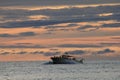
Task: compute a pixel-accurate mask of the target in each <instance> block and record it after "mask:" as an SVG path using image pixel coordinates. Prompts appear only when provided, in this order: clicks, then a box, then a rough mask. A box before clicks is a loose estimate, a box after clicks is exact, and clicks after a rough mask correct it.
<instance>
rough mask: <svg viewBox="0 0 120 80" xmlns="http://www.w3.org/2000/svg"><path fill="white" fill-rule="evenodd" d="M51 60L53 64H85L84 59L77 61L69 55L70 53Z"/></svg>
mask: <svg viewBox="0 0 120 80" xmlns="http://www.w3.org/2000/svg"><path fill="white" fill-rule="evenodd" d="M51 60H52V62H51V63H53V64H78V63H81V64H83V61H84V59H83V58H82V59H80V60H77V59H76V58H75V57H73V56H71V55H68V53H65V54H63V55H61V56H53V57H51Z"/></svg>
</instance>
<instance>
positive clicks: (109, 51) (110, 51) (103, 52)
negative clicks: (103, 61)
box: [96, 49, 115, 54]
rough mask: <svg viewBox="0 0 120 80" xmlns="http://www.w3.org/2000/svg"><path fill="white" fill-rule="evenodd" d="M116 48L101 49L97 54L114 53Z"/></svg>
mask: <svg viewBox="0 0 120 80" xmlns="http://www.w3.org/2000/svg"><path fill="white" fill-rule="evenodd" d="M114 52H115V51H114V50H110V49H104V50H101V51H98V52H96V53H97V54H107V53H114Z"/></svg>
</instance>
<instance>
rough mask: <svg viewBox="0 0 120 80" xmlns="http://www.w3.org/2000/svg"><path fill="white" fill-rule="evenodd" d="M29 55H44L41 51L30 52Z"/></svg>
mask: <svg viewBox="0 0 120 80" xmlns="http://www.w3.org/2000/svg"><path fill="white" fill-rule="evenodd" d="M31 54H44V52H43V51H35V52H31Z"/></svg>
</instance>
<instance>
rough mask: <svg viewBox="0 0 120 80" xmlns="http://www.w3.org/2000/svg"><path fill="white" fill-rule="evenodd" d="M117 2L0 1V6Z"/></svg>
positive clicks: (115, 1)
mask: <svg viewBox="0 0 120 80" xmlns="http://www.w3.org/2000/svg"><path fill="white" fill-rule="evenodd" d="M119 2H120V1H119V0H109V1H106V0H97V1H96V0H91V1H89V0H74V1H73V0H69V1H68V0H61V1H59V0H50V1H49V0H29V1H27V0H26V1H25V0H20V1H16V0H5V1H4V0H2V1H1V3H0V6H1V7H3V6H24V7H26V6H54V5H76V4H105V3H119Z"/></svg>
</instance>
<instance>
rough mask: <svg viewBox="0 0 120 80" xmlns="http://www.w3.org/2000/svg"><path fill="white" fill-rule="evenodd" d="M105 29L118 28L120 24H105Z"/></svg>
mask: <svg viewBox="0 0 120 80" xmlns="http://www.w3.org/2000/svg"><path fill="white" fill-rule="evenodd" d="M102 26H103V27H105V28H106V27H108V28H117V27H120V23H112V24H104V25H102Z"/></svg>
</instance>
